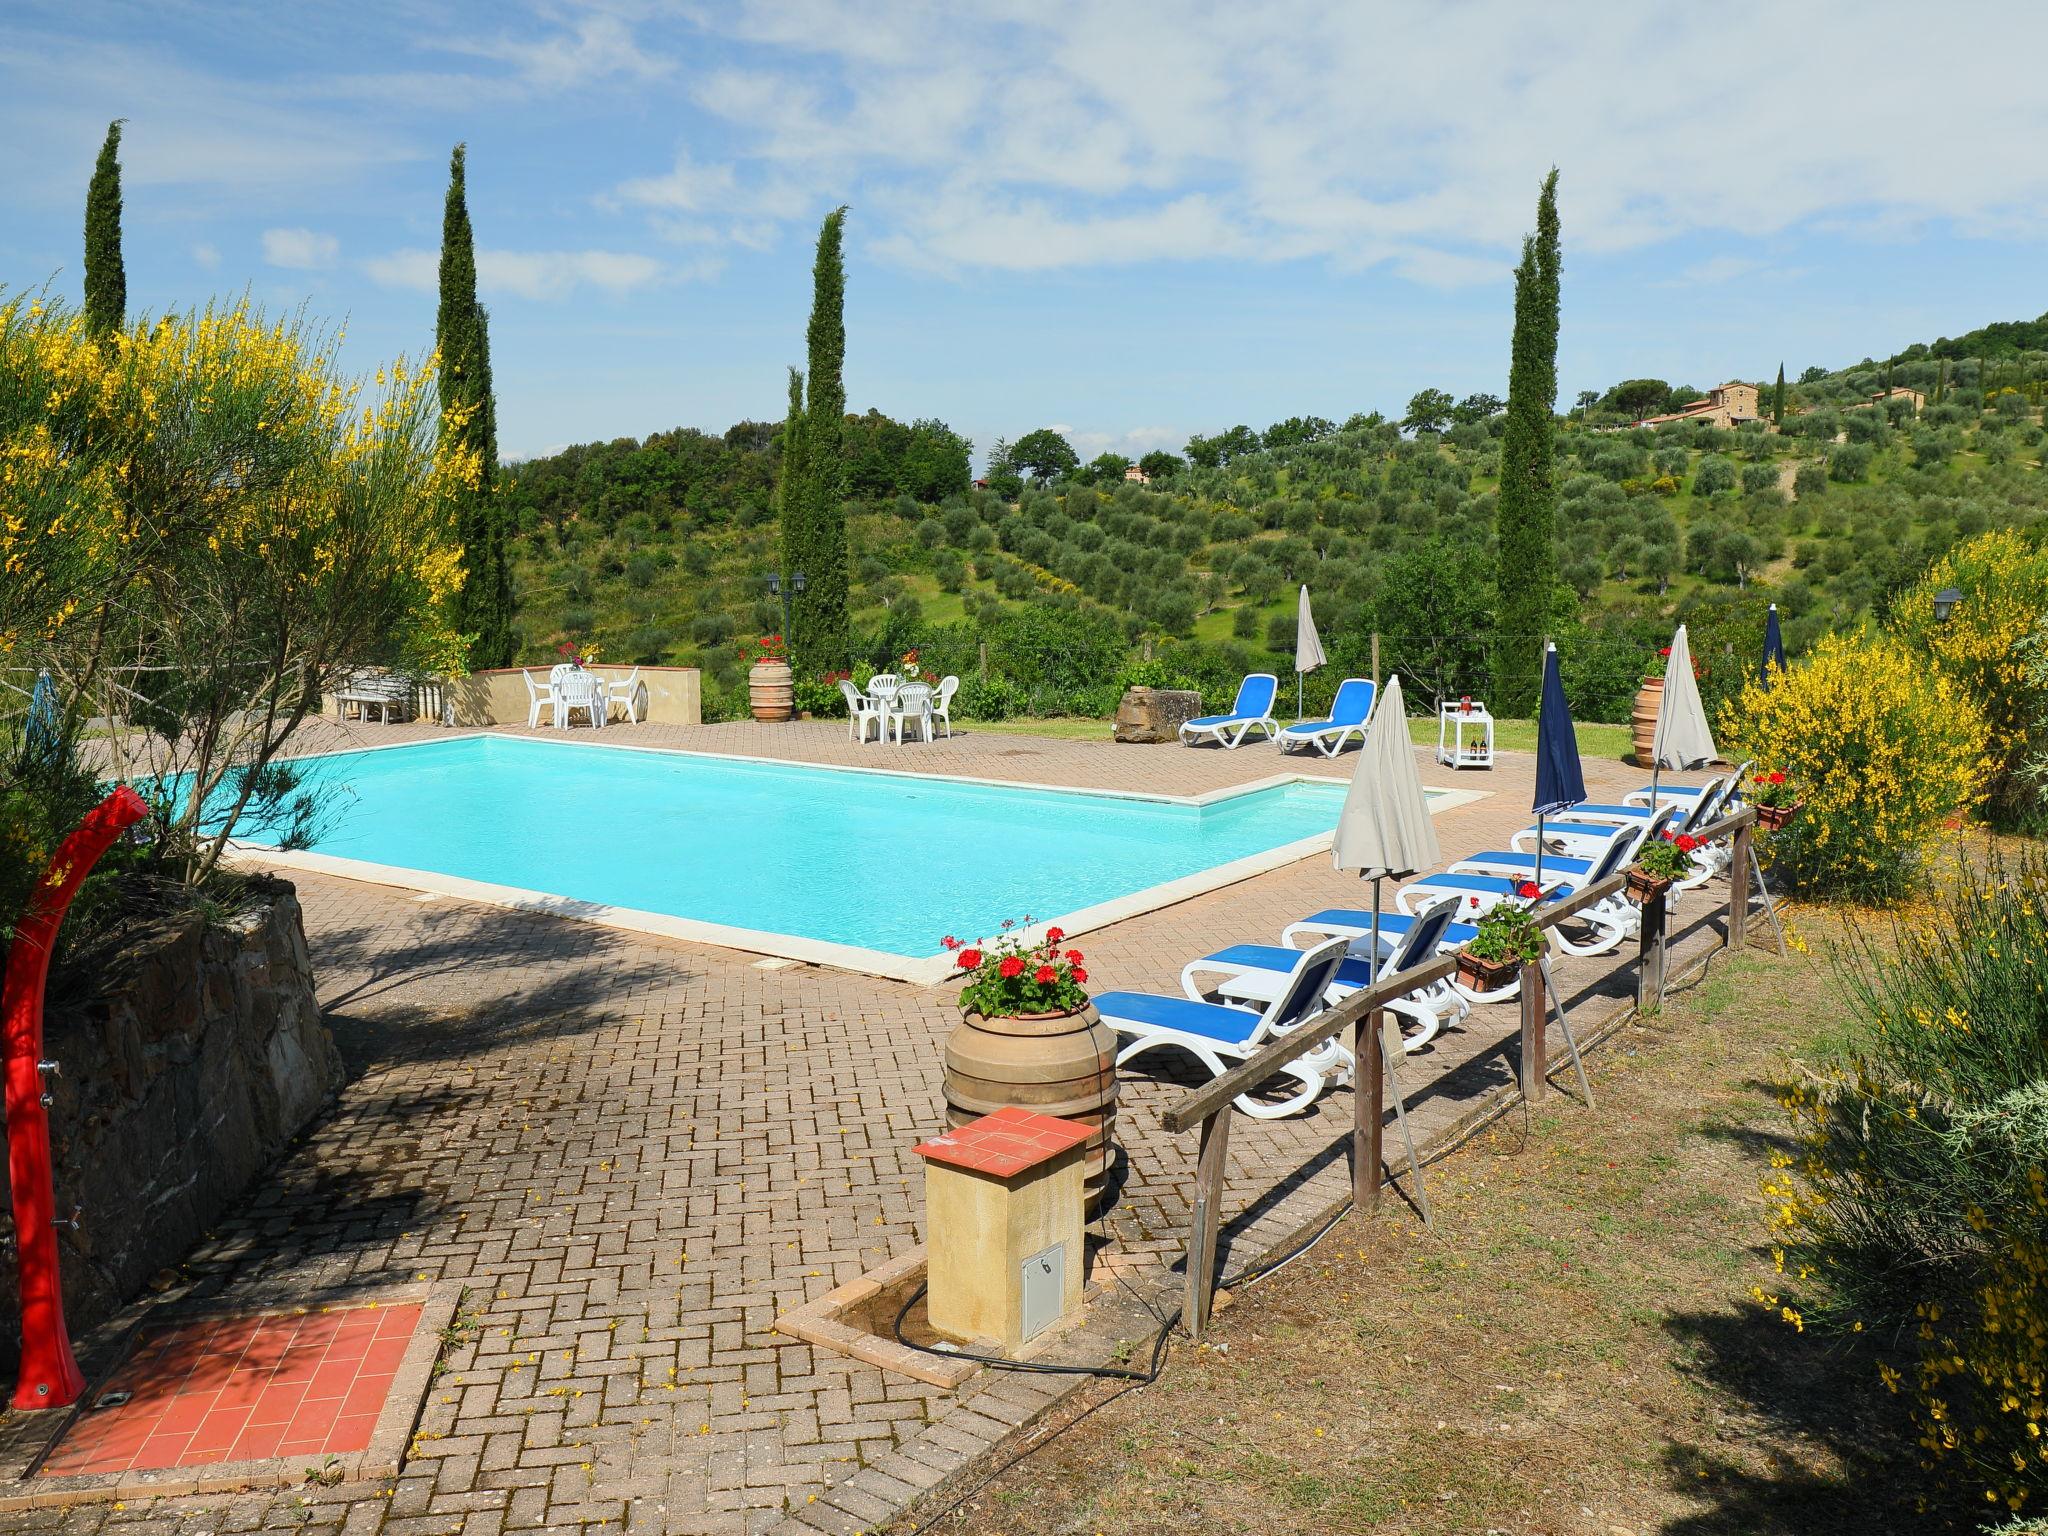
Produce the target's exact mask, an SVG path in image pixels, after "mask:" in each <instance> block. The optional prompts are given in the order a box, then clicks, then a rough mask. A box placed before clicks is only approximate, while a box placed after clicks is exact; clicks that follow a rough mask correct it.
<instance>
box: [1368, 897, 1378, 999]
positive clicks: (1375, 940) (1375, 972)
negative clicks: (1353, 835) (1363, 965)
mask: <svg viewBox="0 0 2048 1536" xmlns="http://www.w3.org/2000/svg"><path fill="white" fill-rule="evenodd" d="M1368 973H1369V974H1370V975H1371V977H1372V979H1373V980H1374V981H1378V980H1379V979H1380V877H1379V876H1378V875H1374V876H1373V877H1372V963H1371V965H1370V966H1369V968H1368Z"/></svg>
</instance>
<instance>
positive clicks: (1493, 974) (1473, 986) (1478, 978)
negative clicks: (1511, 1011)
mask: <svg viewBox="0 0 2048 1536" xmlns="http://www.w3.org/2000/svg"><path fill="white" fill-rule="evenodd" d="M1521 969H1522V967H1521V964H1520V962H1519V961H1515V960H1482V959H1480V958H1479V957H1478V956H1477V955H1475V954H1473V953H1472V952H1471V951H1470V950H1465V949H1461V950H1459V951H1458V985H1459V986H1461V987H1463V988H1464V989H1465V990H1466V991H1467V992H1497V991H1499V990H1500V989H1501V988H1502V987H1505V986H1507V985H1508V984H1509V983H1510V982H1512V981H1513V980H1514V979H1515V977H1516V976H1517V975H1518V974H1519V973H1520V971H1521Z"/></svg>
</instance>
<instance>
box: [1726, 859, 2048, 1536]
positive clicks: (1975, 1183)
mask: <svg viewBox="0 0 2048 1536" xmlns="http://www.w3.org/2000/svg"><path fill="white" fill-rule="evenodd" d="M1849 985H1850V989H1851V994H1852V996H1853V997H1854V998H1855V1000H1856V1002H1857V1003H1858V1004H1859V1012H1860V1014H1861V1015H1862V1018H1863V1025H1862V1030H1861V1033H1860V1035H1859V1037H1858V1038H1857V1039H1856V1040H1855V1041H1854V1042H1853V1044H1852V1045H1851V1046H1850V1047H1849V1048H1848V1049H1847V1050H1846V1051H1845V1053H1844V1054H1843V1056H1842V1057H1841V1059H1839V1060H1838V1061H1836V1062H1835V1063H1834V1064H1833V1065H1832V1066H1830V1067H1829V1068H1828V1069H1827V1070H1825V1071H1822V1072H1820V1073H1817V1074H1815V1075H1813V1076H1812V1077H1810V1078H1809V1079H1808V1080H1807V1081H1806V1082H1804V1083H1803V1084H1801V1085H1800V1086H1798V1087H1796V1088H1793V1089H1791V1090H1790V1091H1789V1092H1788V1093H1787V1095H1786V1098H1785V1103H1786V1107H1787V1108H1788V1109H1789V1110H1790V1111H1791V1114H1792V1119H1793V1128H1794V1143H1795V1144H1794V1148H1793V1151H1792V1152H1791V1153H1790V1154H1786V1153H1778V1154H1776V1155H1774V1156H1773V1158H1772V1163H1773V1168H1772V1171H1771V1173H1770V1175H1769V1176H1768V1177H1767V1178H1766V1179H1765V1181H1764V1185H1763V1190H1764V1195H1765V1198H1766V1200H1767V1202H1768V1208H1769V1211H1770V1213H1771V1226H1772V1228H1773V1235H1774V1239H1775V1243H1776V1248H1775V1257H1776V1259H1777V1263H1778V1268H1779V1270H1780V1271H1781V1272H1782V1273H1783V1274H1784V1276H1785V1280H1784V1282H1783V1283H1782V1286H1781V1288H1780V1289H1781V1291H1782V1294H1777V1293H1774V1292H1773V1291H1770V1290H1765V1289H1764V1288H1762V1287H1759V1288H1758V1290H1757V1293H1756V1295H1757V1299H1758V1301H1760V1302H1761V1303H1763V1304H1764V1305H1766V1306H1767V1307H1769V1308H1770V1310H1771V1311H1772V1312H1773V1313H1774V1314H1776V1315H1778V1316H1780V1317H1782V1318H1783V1319H1784V1320H1785V1321H1786V1322H1788V1323H1791V1324H1793V1325H1794V1326H1797V1327H1800V1328H1802V1329H1804V1328H1808V1327H1813V1328H1819V1329H1827V1330H1830V1331H1835V1332H1839V1333H1842V1334H1845V1335H1854V1336H1856V1337H1857V1340H1858V1342H1859V1343H1861V1344H1863V1345H1865V1346H1867V1347H1868V1348H1869V1349H1870V1350H1871V1351H1872V1353H1873V1356H1874V1358H1873V1359H1872V1361H1871V1370H1872V1374H1873V1377H1874V1378H1875V1379H1874V1381H1873V1388H1874V1390H1877V1391H1878V1392H1880V1393H1882V1394H1884V1395H1885V1400H1886V1401H1891V1402H1894V1403H1895V1405H1896V1406H1897V1408H1898V1409H1899V1410H1900V1412H1901V1413H1902V1414H1903V1415H1904V1417H1905V1419H1906V1422H1907V1425H1908V1427H1909V1428H1910V1430H1911V1432H1912V1434H1913V1436H1914V1438H1915V1439H1916V1440H1917V1442H1918V1444H1919V1448H1920V1466H1921V1469H1922V1471H1923V1472H1924V1473H1926V1474H1928V1475H1927V1477H1926V1478H1925V1480H1924V1482H1923V1484H1922V1488H1923V1492H1924V1493H1926V1494H1930V1495H1931V1494H1935V1493H1937V1492H1938V1491H1942V1490H1945V1491H1946V1492H1948V1493H1949V1494H1952V1495H1954V1494H1959V1495H1960V1496H1961V1498H1962V1499H1963V1501H1964V1502H1966V1503H1968V1504H1971V1505H1974V1506H1975V1507H1977V1508H1980V1509H1981V1508H1985V1507H1986V1506H1996V1507H1997V1508H1998V1509H2000V1510H2001V1511H2021V1510H2026V1511H2029V1512H2040V1511H2042V1510H2043V1506H2044V1505H2048V861H2043V860H2041V859H2040V858H2039V857H2038V856H2035V857H2030V858H2028V859H2026V860H2024V861H2022V862H2021V863H2020V864H2018V865H2016V866H2010V867H1999V866H1994V867H1993V868H1992V869H1991V870H1990V871H1989V872H1988V873H1976V872H1965V873H1964V874H1963V875H1962V876H1961V878H1960V879H1959V881H1958V882H1957V883H1956V884H1955V885H1954V886H1953V887H1952V888H1951V889H1949V890H1947V891H1945V892H1943V893H1942V894H1941V895H1940V896H1939V897H1938V899H1937V902H1936V905H1935V911H1934V917H1933V920H1932V921H1931V922H1926V923H1923V924H1921V925H1918V926H1915V927H1913V928H1910V929H1908V930H1906V931H1904V932H1902V933H1900V934H1899V935H1898V936H1897V943H1896V945H1895V946H1894V947H1890V948H1886V947H1884V945H1883V944H1882V943H1879V942H1870V941H1865V943H1864V944H1863V946H1862V948H1861V950H1860V952H1859V953H1858V954H1857V956H1856V960H1855V963H1853V964H1852V965H1851V967H1850V970H1849ZM1902 1492H1903V1490H1902Z"/></svg>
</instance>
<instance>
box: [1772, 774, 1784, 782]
mask: <svg viewBox="0 0 2048 1536" xmlns="http://www.w3.org/2000/svg"><path fill="white" fill-rule="evenodd" d="M1771 782H1772V783H1773V784H1782V783H1784V782H1785V775H1784V774H1782V773H1778V772H1775V771H1774V772H1773V773H1772V774H1771Z"/></svg>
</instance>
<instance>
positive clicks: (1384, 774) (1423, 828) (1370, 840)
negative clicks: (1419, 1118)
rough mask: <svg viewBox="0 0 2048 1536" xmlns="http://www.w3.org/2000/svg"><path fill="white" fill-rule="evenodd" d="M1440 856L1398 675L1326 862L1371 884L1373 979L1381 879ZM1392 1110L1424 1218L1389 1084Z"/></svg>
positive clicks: (1390, 1059) (1418, 1173)
mask: <svg viewBox="0 0 2048 1536" xmlns="http://www.w3.org/2000/svg"><path fill="white" fill-rule="evenodd" d="M1307 596H1308V592H1307V588H1303V589H1302V599H1303V612H1304V613H1306V611H1307ZM1442 858H1443V849H1442V848H1441V847H1440V846H1438V844H1437V840H1436V827H1435V826H1434V825H1433V824H1432V823H1431V821H1430V819H1429V801H1428V799H1427V798H1426V797H1425V796H1424V795H1423V793H1422V777H1421V775H1419V774H1418V773H1417V772H1416V771H1415V749H1414V748H1413V747H1412V746H1410V745H1409V743H1408V712H1407V709H1406V707H1405V706H1404V705H1403V704H1402V702H1401V679H1400V678H1399V677H1398V676H1397V677H1394V678H1391V679H1389V680H1388V683H1387V691H1386V692H1385V693H1384V694H1382V695H1381V696H1380V697H1379V698H1378V699H1377V700H1376V701H1375V702H1374V704H1373V711H1372V723H1371V725H1370V726H1369V727H1368V728H1367V730H1366V733H1365V745H1364V747H1363V748H1362V749H1361V750H1360V752H1359V754H1358V762H1357V764H1356V765H1355V766H1354V767H1353V769H1352V771H1351V788H1350V790H1349V791H1347V792H1346V794H1345V796H1344V809H1343V810H1342V811H1340V812H1338V814H1337V835H1336V837H1335V839H1334V840H1333V841H1332V842H1331V844H1330V862H1331V863H1333V864H1334V865H1336V867H1337V868H1338V869H1340V870H1353V869H1355V870H1357V871H1358V873H1359V875H1360V876H1362V877H1363V878H1365V879H1367V880H1370V881H1371V882H1372V949H1371V951H1370V952H1369V954H1370V958H1369V959H1368V961H1367V964H1368V965H1369V966H1370V968H1371V974H1372V976H1373V978H1374V980H1378V979H1379V968H1380V882H1381V881H1382V880H1385V879H1389V878H1392V879H1395V880H1400V879H1405V878H1406V877H1407V876H1409V875H1413V874H1417V873H1419V872H1421V871H1422V870H1425V869H1429V868H1431V867H1432V866H1434V865H1436V864H1437V863H1439V862H1440V861H1441V860H1442ZM1369 1032H1370V1033H1373V1035H1374V1040H1373V1048H1374V1049H1376V1050H1378V1051H1379V1053H1380V1060H1381V1062H1382V1063H1383V1064H1384V1066H1385V1070H1386V1073H1387V1076H1388V1079H1389V1081H1392V1079H1393V1075H1394V1054H1395V1053H1394V1052H1392V1051H1389V1050H1388V1048H1387V1042H1386V1039H1385V1037H1384V1036H1383V1035H1380V1034H1379V1033H1378V1032H1377V1031H1374V1030H1372V1021H1370V1020H1368V1019H1361V1020H1359V1023H1358V1035H1357V1045H1356V1048H1355V1052H1354V1059H1355V1058H1356V1057H1360V1056H1363V1055H1364V1053H1365V1050H1366V1035H1367V1034H1368V1033H1369ZM1394 1114H1395V1117H1396V1118H1397V1119H1398V1120H1399V1121H1400V1123H1401V1139H1402V1140H1403V1141H1405V1142H1406V1143H1407V1144H1408V1166H1409V1167H1411V1168H1412V1169H1414V1170H1415V1193H1416V1201H1417V1204H1418V1205H1420V1206H1421V1208H1422V1219H1423V1220H1424V1221H1425V1222H1426V1221H1428V1220H1429V1196H1428V1195H1427V1194H1426V1193H1425V1192H1424V1191H1423V1188H1422V1162H1421V1159H1419V1158H1418V1157H1417V1156H1416V1155H1415V1138H1414V1136H1413V1135H1411V1134H1410V1133H1409V1130H1408V1110H1407V1107H1406V1106H1405V1105H1404V1104H1403V1103H1402V1101H1401V1091H1400V1088H1399V1087H1398V1086H1396V1087H1395V1089H1394Z"/></svg>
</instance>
